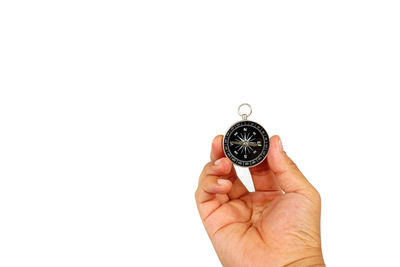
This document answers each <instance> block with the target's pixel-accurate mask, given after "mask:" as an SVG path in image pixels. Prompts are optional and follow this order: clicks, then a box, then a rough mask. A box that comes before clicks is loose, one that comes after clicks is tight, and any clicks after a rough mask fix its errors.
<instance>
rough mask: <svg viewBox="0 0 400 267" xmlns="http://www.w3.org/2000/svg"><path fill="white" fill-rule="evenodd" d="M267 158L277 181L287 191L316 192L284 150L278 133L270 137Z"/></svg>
mask: <svg viewBox="0 0 400 267" xmlns="http://www.w3.org/2000/svg"><path fill="white" fill-rule="evenodd" d="M267 160H268V164H269V167H270V169H271V171H272V172H273V173H274V175H275V178H276V181H277V183H278V184H279V186H280V187H281V188H282V190H283V191H285V192H286V193H290V192H299V193H305V194H308V193H312V192H314V191H315V192H316V190H315V189H314V188H313V186H312V185H311V184H310V183H309V182H308V181H307V179H306V177H304V175H303V174H302V173H301V172H300V170H299V169H298V168H297V166H296V164H294V162H293V161H292V160H291V159H290V158H289V157H288V156H287V155H286V152H285V151H283V147H282V142H281V139H280V137H279V136H277V135H276V136H273V137H271V139H270V150H269V153H268V156H267Z"/></svg>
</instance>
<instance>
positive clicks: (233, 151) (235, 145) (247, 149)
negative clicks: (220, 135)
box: [223, 120, 269, 167]
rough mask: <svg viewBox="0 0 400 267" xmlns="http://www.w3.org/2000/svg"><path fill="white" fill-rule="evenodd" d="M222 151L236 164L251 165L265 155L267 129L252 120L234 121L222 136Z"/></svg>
mask: <svg viewBox="0 0 400 267" xmlns="http://www.w3.org/2000/svg"><path fill="white" fill-rule="evenodd" d="M223 146H224V153H225V155H226V156H227V157H228V158H229V159H230V160H231V161H232V162H233V163H234V164H236V165H238V166H243V167H252V166H255V165H257V164H259V163H261V162H262V161H263V160H264V159H265V157H266V156H267V153H268V149H269V137H268V134H267V131H265V129H264V128H263V127H262V126H261V125H260V124H258V123H256V122H254V121H248V120H244V121H240V122H237V123H235V124H234V125H233V126H232V127H231V128H230V129H229V130H228V132H227V133H226V134H225V136H224V143H223Z"/></svg>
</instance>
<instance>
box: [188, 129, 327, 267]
mask: <svg viewBox="0 0 400 267" xmlns="http://www.w3.org/2000/svg"><path fill="white" fill-rule="evenodd" d="M210 157H211V162H209V163H207V164H206V166H205V167H204V170H203V172H202V173H201V175H200V179H199V185H198V188H197V190H196V203H197V208H198V210H199V213H200V217H201V219H202V221H203V224H204V227H205V228H206V231H207V233H208V235H209V237H210V239H211V242H212V244H213V246H214V248H215V251H216V252H217V255H218V257H219V259H220V261H221V263H222V264H223V266H228V267H231V266H239V267H245V266H251V267H253V266H254V267H256V266H264V267H265V266H325V265H324V261H323V258H322V250H321V237H320V213H321V200H320V196H319V194H318V192H317V191H316V190H315V189H314V187H313V186H312V185H311V184H310V183H309V182H308V181H307V179H306V178H305V177H304V175H303V174H302V173H301V172H300V171H299V169H298V168H297V167H296V165H295V164H294V163H293V161H292V160H291V159H290V158H289V157H288V156H287V155H286V153H285V152H284V151H283V149H282V143H281V141H280V138H279V137H278V136H273V137H272V138H271V140H270V150H269V153H268V156H267V159H265V160H264V161H263V162H262V163H261V164H259V165H257V166H255V167H252V168H250V173H251V175H252V179H253V183H254V188H255V192H248V191H247V189H246V187H245V186H244V185H243V184H242V182H241V181H240V179H239V178H238V177H237V175H236V172H235V169H234V168H233V166H232V162H231V161H230V160H229V159H227V158H226V157H224V153H223V150H222V136H217V137H216V138H215V139H214V141H213V143H212V150H211V155H210Z"/></svg>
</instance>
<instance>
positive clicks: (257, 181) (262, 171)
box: [250, 160, 281, 191]
mask: <svg viewBox="0 0 400 267" xmlns="http://www.w3.org/2000/svg"><path fill="white" fill-rule="evenodd" d="M250 173H251V177H252V179H253V184H254V189H255V191H281V188H280V186H279V184H278V183H277V181H276V180H275V175H274V173H273V171H272V170H271V169H270V167H269V165H268V160H264V161H263V162H261V163H260V164H258V165H257V166H255V167H252V168H250Z"/></svg>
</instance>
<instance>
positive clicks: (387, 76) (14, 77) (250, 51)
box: [0, 0, 400, 267]
mask: <svg viewBox="0 0 400 267" xmlns="http://www.w3.org/2000/svg"><path fill="white" fill-rule="evenodd" d="M399 12H400V4H399V2H398V1H383V0H380V1H377V0H376V1H354V0H346V1H344V0H342V1H247V2H245V1H232V0H230V1H215V0H213V1H208V0H207V1H183V0H182V1H174V0H173V1H154V0H153V1H152V0H149V1H87V0H84V1H82V0H80V1H1V2H0V266H41V267H43V266H219V265H220V264H219V261H218V258H217V256H216V255H215V253H214V250H213V248H212V245H211V243H210V242H209V240H208V237H207V235H206V232H205V230H204V229H203V227H202V224H201V221H200V218H199V216H198V214H197V210H196V206H195V202H194V191H195V188H196V186H197V179H198V175H199V173H200V171H201V169H202V168H203V165H204V164H205V163H206V162H207V161H208V156H209V150H210V146H211V140H212V138H213V137H214V136H215V135H217V134H223V133H224V132H225V131H226V130H227V128H228V127H229V126H230V125H231V124H232V123H233V122H235V121H237V120H239V119H240V118H239V116H238V115H237V114H236V108H237V106H238V105H239V104H241V103H243V102H249V103H250V104H251V105H252V106H253V115H252V117H251V119H253V120H256V121H258V122H259V123H261V124H262V125H263V126H264V127H265V128H266V129H267V130H268V132H269V134H270V135H273V134H279V135H280V136H281V138H282V141H283V145H284V148H285V150H286V151H287V152H288V154H289V155H290V156H291V157H292V158H293V159H294V161H295V162H296V163H297V164H298V166H299V167H300V168H301V169H302V171H303V173H304V174H305V175H306V176H307V177H308V179H309V180H310V181H311V182H312V183H313V184H314V186H315V187H316V188H317V189H318V190H319V192H320V193H321V196H322V202H323V203H322V239H323V240H322V241H323V253H324V256H325V261H326V263H327V264H328V265H329V266H395V265H396V264H398V248H399V238H400V230H399V225H400V218H399V207H398V204H399V202H400V196H399V194H398V188H399V185H400V182H399V180H400V175H399V163H398V162H399V155H398V151H399V150H400V141H399V135H400V128H399V114H400V107H399V99H400V98H399V96H398V93H399V89H400V75H399V74H400V63H399V62H400V52H399V51H400V49H399V47H400V37H399V32H400V16H399ZM243 178H244V179H249V177H243ZM246 181H248V180H246Z"/></svg>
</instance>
